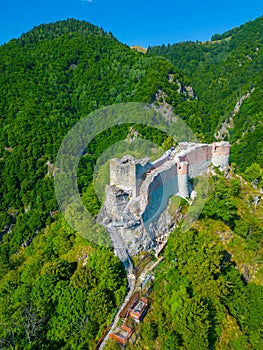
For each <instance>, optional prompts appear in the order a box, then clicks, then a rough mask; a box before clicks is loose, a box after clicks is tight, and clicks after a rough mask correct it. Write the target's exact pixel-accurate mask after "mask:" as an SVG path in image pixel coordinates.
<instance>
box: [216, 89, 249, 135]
mask: <svg viewBox="0 0 263 350" xmlns="http://www.w3.org/2000/svg"><path fill="white" fill-rule="evenodd" d="M254 90H255V88H254V87H253V88H252V89H251V90H250V91H249V92H248V93H247V94H246V95H243V96H241V98H240V99H239V100H238V101H237V103H236V105H235V108H234V110H233V112H232V113H231V114H230V117H229V118H228V119H227V120H225V121H224V122H223V123H222V125H221V127H220V129H219V130H217V132H216V133H215V135H214V137H215V138H216V139H217V140H223V139H224V138H225V137H228V136H229V131H228V130H229V129H230V128H233V127H234V117H235V115H236V114H237V113H238V112H239V111H240V108H241V106H242V103H243V102H244V101H245V100H246V99H247V98H249V97H250V96H251V94H252V93H253V92H254Z"/></svg>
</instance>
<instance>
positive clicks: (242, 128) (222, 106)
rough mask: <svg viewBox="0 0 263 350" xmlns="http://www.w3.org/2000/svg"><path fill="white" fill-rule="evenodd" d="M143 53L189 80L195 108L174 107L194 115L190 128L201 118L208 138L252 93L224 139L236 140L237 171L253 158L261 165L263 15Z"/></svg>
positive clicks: (233, 150) (234, 158)
mask: <svg viewBox="0 0 263 350" xmlns="http://www.w3.org/2000/svg"><path fill="white" fill-rule="evenodd" d="M218 40H219V41H218ZM147 54H148V55H150V56H151V55H160V56H163V57H165V58H167V59H169V60H170V61H171V62H172V63H173V64H174V65H175V66H176V67H177V68H179V69H181V70H182V73H183V74H184V76H185V77H188V78H189V79H190V83H191V86H192V87H193V89H194V91H195V92H196V94H197V96H198V100H199V101H198V105H199V110H198V109H197V108H193V109H192V110H189V111H181V110H178V114H179V115H180V116H182V117H184V118H185V119H186V120H189V115H191V114H195V118H194V117H192V119H193V127H194V125H195V123H196V121H197V120H198V118H200V117H201V118H202V124H206V126H207V127H205V125H203V126H201V128H202V130H204V128H205V134H209V135H210V137H211V138H213V135H214V134H216V131H217V130H219V129H220V128H221V125H222V123H224V122H227V121H228V120H229V118H230V115H231V114H233V111H234V108H235V105H236V104H237V102H238V101H239V100H240V99H241V98H242V96H245V95H246V94H247V93H250V92H251V91H253V93H251V96H250V97H249V98H248V99H246V101H244V103H242V106H241V108H240V111H239V112H238V113H236V115H235V117H234V118H233V121H232V125H231V128H229V129H228V132H227V133H226V134H225V136H224V135H223V137H225V139H229V140H230V142H231V143H233V144H234V146H233V147H232V161H234V162H235V163H236V164H237V167H238V168H239V170H241V171H244V170H245V168H246V167H247V166H248V165H249V162H253V161H254V162H258V163H259V164H260V166H261V167H262V166H263V163H262V157H261V149H262V143H261V140H262V139H263V130H262V119H263V107H262V103H261V101H262V97H263V74H262V67H263V17H259V18H258V19H256V20H254V21H250V22H248V23H246V24H244V25H242V26H240V27H238V28H234V29H233V30H230V31H227V32H226V33H223V34H216V35H214V36H213V37H212V41H211V42H206V43H200V42H182V43H178V44H173V45H167V46H164V45H162V46H156V47H150V48H149V49H148V52H147ZM175 110H176V108H175ZM191 112H192V113H191ZM184 115H185V116H184ZM259 136H260V138H259ZM252 145H253V146H252Z"/></svg>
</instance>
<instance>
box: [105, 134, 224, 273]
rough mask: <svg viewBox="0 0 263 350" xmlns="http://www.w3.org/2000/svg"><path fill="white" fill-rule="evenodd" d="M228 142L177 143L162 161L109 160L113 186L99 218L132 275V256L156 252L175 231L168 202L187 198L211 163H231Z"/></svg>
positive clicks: (109, 188)
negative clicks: (170, 233)
mask: <svg viewBox="0 0 263 350" xmlns="http://www.w3.org/2000/svg"><path fill="white" fill-rule="evenodd" d="M229 150H230V145H229V143H228V142H224V141H222V142H214V143H212V144H200V143H179V145H178V146H177V147H176V148H172V149H170V150H168V151H167V152H165V154H164V155H163V156H162V157H160V158H159V159H157V160H155V161H153V162H151V161H150V160H149V159H140V160H137V159H135V158H134V157H132V156H124V157H123V158H122V159H120V160H119V159H116V158H115V159H112V160H111V161H110V185H107V186H106V200H105V203H104V206H103V208H102V211H101V213H100V215H99V220H100V221H101V222H102V223H103V224H104V225H105V226H106V228H107V230H108V231H109V233H110V236H111V240H112V243H113V246H114V249H115V253H116V255H117V256H118V257H119V258H120V260H121V261H122V262H123V264H124V266H125V267H126V269H127V270H128V271H130V272H131V270H132V264H131V261H130V256H133V255H136V254H138V253H139V252H140V251H142V250H148V249H150V248H155V249H158V247H160V246H162V244H164V243H165V242H166V241H167V239H168V234H169V232H170V231H171V229H172V227H173V222H172V218H171V216H170V215H169V213H168V211H167V210H166V209H167V206H168V201H169V198H170V197H171V196H172V195H177V196H180V197H183V198H189V197H190V196H191V192H192V191H193V187H192V186H191V184H190V182H189V180H190V179H193V178H195V177H196V176H199V175H202V174H205V173H207V171H208V167H209V166H210V164H212V165H214V166H216V167H219V168H220V169H221V170H223V169H224V168H225V167H226V166H227V165H228V159H229Z"/></svg>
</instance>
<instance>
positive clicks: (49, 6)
mask: <svg viewBox="0 0 263 350" xmlns="http://www.w3.org/2000/svg"><path fill="white" fill-rule="evenodd" d="M262 14H263V1H262V0H250V1H247V0H246V1H244V0H228V1H226V0H221V1H215V0H214V1H212V0H210V1H192V0H186V1H183V0H179V1H176V0H175V1H172V0H133V1H130V0H122V1H120V0H42V1H40V0H35V1H33V0H25V1H18V0H1V12H0V44H3V43H5V42H7V41H9V40H10V39H12V38H17V37H19V36H20V35H21V34H22V33H23V32H27V31H29V30H30V29H31V28H32V27H33V26H36V25H39V24H41V23H49V22H54V21H57V20H61V19H66V18H69V17H70V18H76V19H81V20H87V21H89V22H91V23H93V24H96V25H98V26H100V27H103V29H105V30H106V31H111V32H112V33H113V35H114V36H115V37H116V38H117V39H119V40H120V41H122V42H124V43H126V44H128V45H141V46H144V47H148V46H149V45H158V44H167V43H175V42H179V41H186V40H193V41H196V40H198V41H206V40H209V39H210V38H211V36H212V35H213V34H215V33H222V32H225V31H227V30H228V29H231V28H233V27H236V26H239V25H241V24H243V23H245V22H247V21H249V20H253V19H255V18H257V17H259V16H261V15H262Z"/></svg>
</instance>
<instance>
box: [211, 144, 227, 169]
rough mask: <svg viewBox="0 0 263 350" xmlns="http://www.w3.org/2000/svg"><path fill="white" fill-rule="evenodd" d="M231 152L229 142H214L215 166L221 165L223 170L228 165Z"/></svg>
mask: <svg viewBox="0 0 263 350" xmlns="http://www.w3.org/2000/svg"><path fill="white" fill-rule="evenodd" d="M229 153H230V145H229V142H225V141H221V142H214V143H213V144H212V159H211V162H212V164H213V165H214V166H219V168H220V169H221V170H223V169H224V168H225V167H226V166H227V165H228V159H229Z"/></svg>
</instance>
